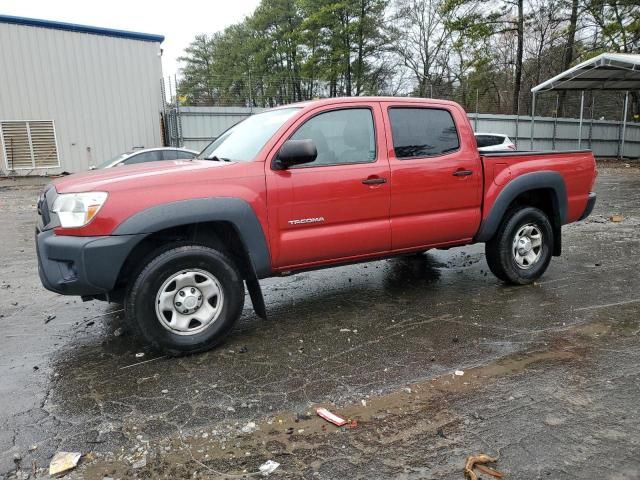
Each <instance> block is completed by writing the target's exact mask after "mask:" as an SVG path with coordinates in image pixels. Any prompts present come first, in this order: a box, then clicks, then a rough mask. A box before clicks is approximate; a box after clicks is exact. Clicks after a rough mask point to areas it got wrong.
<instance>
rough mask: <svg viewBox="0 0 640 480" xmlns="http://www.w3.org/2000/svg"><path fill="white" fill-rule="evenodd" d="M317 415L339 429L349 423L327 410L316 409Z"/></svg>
mask: <svg viewBox="0 0 640 480" xmlns="http://www.w3.org/2000/svg"><path fill="white" fill-rule="evenodd" d="M316 413H317V414H318V416H319V417H322V418H324V419H325V420H326V421H327V422H331V423H333V424H334V425H337V426H338V427H341V426H343V425H346V424H347V421H346V420H345V419H344V418H342V417H339V416H338V415H336V414H335V413H331V412H330V411H329V410H327V409H326V408H318V409H316Z"/></svg>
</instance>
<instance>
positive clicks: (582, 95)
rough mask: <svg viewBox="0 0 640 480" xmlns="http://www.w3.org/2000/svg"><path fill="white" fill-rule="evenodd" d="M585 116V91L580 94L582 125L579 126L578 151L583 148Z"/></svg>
mask: <svg viewBox="0 0 640 480" xmlns="http://www.w3.org/2000/svg"><path fill="white" fill-rule="evenodd" d="M583 116H584V90H582V92H581V94H580V123H579V124H578V150H580V147H581V146H582V118H583Z"/></svg>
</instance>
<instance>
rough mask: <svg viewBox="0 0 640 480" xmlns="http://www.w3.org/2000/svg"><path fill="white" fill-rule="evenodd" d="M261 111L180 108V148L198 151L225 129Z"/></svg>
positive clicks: (240, 108) (232, 108)
mask: <svg viewBox="0 0 640 480" xmlns="http://www.w3.org/2000/svg"><path fill="white" fill-rule="evenodd" d="M262 110H264V109H262V108H253V109H252V108H246V107H180V122H181V125H182V139H181V145H180V146H183V147H185V148H190V149H192V150H198V151H200V150H202V149H203V148H204V147H205V146H207V144H208V143H209V142H210V141H211V140H213V139H214V138H216V137H217V136H219V135H220V134H221V133H222V132H224V131H225V130H226V129H227V128H229V127H231V126H233V125H235V124H236V123H238V122H239V121H241V120H244V119H245V118H247V117H248V116H249V115H252V114H254V113H259V112H261V111H262Z"/></svg>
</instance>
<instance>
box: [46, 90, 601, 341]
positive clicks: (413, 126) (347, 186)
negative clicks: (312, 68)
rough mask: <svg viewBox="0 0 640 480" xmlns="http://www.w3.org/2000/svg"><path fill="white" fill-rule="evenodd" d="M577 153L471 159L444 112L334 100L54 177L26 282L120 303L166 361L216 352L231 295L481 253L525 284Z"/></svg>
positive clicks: (535, 268)
mask: <svg viewBox="0 0 640 480" xmlns="http://www.w3.org/2000/svg"><path fill="white" fill-rule="evenodd" d="M596 173H597V172H596V169H595V162H594V158H593V155H592V154H591V152H589V151H574V152H504V153H492V154H488V155H480V154H479V153H478V149H477V146H476V141H475V138H474V135H473V130H472V128H471V125H470V124H469V121H468V119H467V115H466V113H465V112H464V110H463V109H462V107H460V106H459V105H458V104H456V103H453V102H448V101H442V100H425V99H416V98H382V97H374V98H364V97H358V98H339V99H335V98H334V99H328V100H318V101H311V102H306V103H300V104H295V105H289V106H284V107H279V108H275V109H272V110H268V111H265V112H263V113H260V114H257V115H254V116H251V117H249V118H247V119H246V120H244V121H242V122H240V123H238V124H237V125H235V126H233V127H231V128H230V129H228V130H227V131H226V132H224V133H223V134H222V135H221V136H220V137H218V138H217V139H216V140H215V141H213V142H212V143H211V144H210V145H209V146H207V147H206V148H205V149H204V150H203V151H202V152H201V154H200V155H199V158H196V159H195V160H176V161H165V162H153V163H146V164H139V165H132V166H126V167H120V168H113V169H108V170H103V171H93V172H88V173H83V174H77V175H71V176H69V177H65V178H61V179H59V180H57V181H55V182H54V183H53V184H51V185H49V186H47V187H46V188H45V190H44V191H43V193H42V195H41V197H40V199H39V202H38V212H39V222H38V227H37V251H38V260H39V262H38V263H39V272H40V278H41V280H42V283H43V284H44V286H45V287H46V288H47V289H49V290H52V291H54V292H58V293H61V294H65V295H80V296H82V297H83V299H95V298H97V299H102V300H113V301H117V302H124V304H125V309H126V313H127V318H128V320H129V321H130V323H131V325H132V326H133V327H134V328H135V329H136V330H137V331H138V333H139V334H140V335H141V336H142V337H143V338H144V339H145V340H146V341H148V342H150V343H151V344H152V345H153V346H155V347H156V348H159V349H161V350H163V351H165V352H168V353H171V354H179V353H185V352H186V353H188V352H196V351H201V350H205V349H208V348H211V347H212V346H214V345H216V344H218V343H219V342H220V341H222V339H223V338H224V336H225V335H226V334H227V333H228V332H229V331H230V329H231V328H232V327H233V325H234V323H235V321H236V320H237V319H238V317H239V316H240V314H241V312H242V308H243V305H244V298H245V289H244V283H246V286H247V290H248V292H249V295H250V298H251V300H252V303H253V306H254V309H255V311H256V312H257V314H258V315H260V316H263V317H264V316H266V312H265V304H264V301H263V297H262V292H261V290H260V284H259V282H258V280H259V279H261V278H266V277H270V276H275V275H281V274H289V273H291V272H297V271H301V270H309V269H317V268H323V267H328V266H334V265H339V264H345V263H353V262H363V261H368V260H374V259H380V258H385V257H391V256H395V255H404V254H408V253H412V252H422V251H425V250H427V249H430V248H448V247H453V246H459V245H466V244H471V243H476V242H484V243H485V245H486V257H487V263H488V264H489V267H490V268H491V271H492V272H493V273H494V274H495V275H496V276H497V277H498V278H500V279H501V280H503V281H505V282H507V283H512V284H527V283H531V282H533V281H534V280H535V279H537V278H539V277H540V276H541V275H542V274H543V273H544V271H545V270H546V269H547V266H548V265H549V262H550V260H551V257H552V256H554V255H555V256H557V255H560V249H561V227H562V225H564V224H567V223H570V222H575V221H578V220H581V219H583V218H585V217H586V216H587V215H589V214H590V212H591V211H592V209H593V206H594V204H595V200H596V196H595V194H594V193H591V189H592V187H593V184H594V181H595V178H596Z"/></svg>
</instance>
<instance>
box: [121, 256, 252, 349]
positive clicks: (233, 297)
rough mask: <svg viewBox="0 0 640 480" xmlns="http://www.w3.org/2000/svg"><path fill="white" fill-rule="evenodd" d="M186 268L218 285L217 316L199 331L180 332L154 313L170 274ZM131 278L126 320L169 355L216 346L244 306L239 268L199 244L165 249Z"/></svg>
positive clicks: (126, 300) (127, 296)
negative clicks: (212, 279) (170, 327)
mask: <svg viewBox="0 0 640 480" xmlns="http://www.w3.org/2000/svg"><path fill="white" fill-rule="evenodd" d="M189 269H193V270H194V271H202V272H205V273H206V274H209V275H210V276H211V277H213V278H214V279H215V280H216V281H217V282H218V284H219V286H220V290H221V291H222V296H221V298H222V299H223V302H222V306H221V307H220V310H219V313H218V314H217V317H216V318H215V319H214V321H213V322H212V323H210V324H208V325H206V327H202V328H204V329H203V330H202V331H198V332H197V333H190V334H182V335H180V334H177V333H174V331H171V330H170V329H169V328H167V327H165V326H164V325H163V324H162V323H161V321H160V319H159V317H158V315H157V314H156V296H157V295H158V293H159V291H160V289H161V288H162V287H163V286H164V284H165V282H166V281H167V280H168V279H169V278H171V277H172V275H175V274H179V273H180V272H183V271H189ZM132 280H133V281H132V282H131V283H130V285H129V288H128V289H127V294H126V299H125V313H126V317H127V321H128V323H129V324H131V325H132V327H133V329H134V330H135V332H136V333H137V334H138V335H139V336H140V337H141V338H142V339H143V340H145V341H146V342H148V343H149V344H151V345H152V347H154V348H155V349H157V350H160V351H162V352H163V353H166V354H168V355H174V356H175V355H182V354H188V353H196V352H202V351H205V350H209V349H211V348H213V347H215V346H216V345H219V344H220V343H221V342H222V341H223V340H224V338H225V337H226V336H227V335H228V334H229V332H230V331H231V330H232V328H233V326H234V324H235V322H236V321H237V320H238V318H239V317H240V315H241V314H242V308H243V307H244V296H245V295H244V284H243V282H242V277H241V275H240V272H239V271H238V268H237V267H236V266H235V265H234V263H233V261H231V260H230V259H229V258H228V257H227V256H226V255H225V254H223V253H221V252H220V251H218V250H215V249H212V248H209V247H205V246H202V245H187V246H185V245H184V244H177V246H176V247H175V248H170V249H168V250H167V249H166V248H164V249H163V250H161V251H159V252H158V254H157V255H156V256H154V257H153V258H152V259H151V260H150V261H149V263H148V264H147V265H146V266H145V267H144V268H143V269H142V270H141V271H140V272H139V274H138V275H137V276H136V277H135V278H134V279H132Z"/></svg>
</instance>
